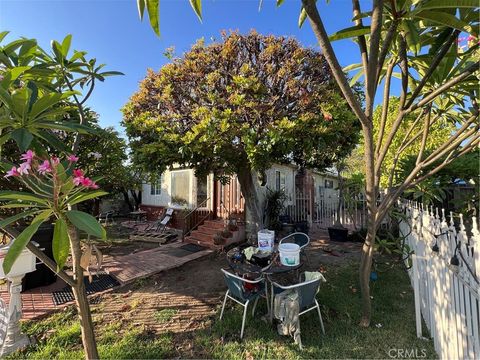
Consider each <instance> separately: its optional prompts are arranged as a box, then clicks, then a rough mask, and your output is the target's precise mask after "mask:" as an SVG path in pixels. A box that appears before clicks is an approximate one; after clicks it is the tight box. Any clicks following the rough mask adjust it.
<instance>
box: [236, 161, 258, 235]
mask: <svg viewBox="0 0 480 360" xmlns="http://www.w3.org/2000/svg"><path fill="white" fill-rule="evenodd" d="M237 178H238V182H239V183H240V189H241V191H242V195H243V197H244V199H245V207H246V210H248V212H249V215H250V224H249V225H250V226H249V232H250V233H254V234H256V233H257V231H258V230H261V229H263V217H262V210H261V209H262V206H261V204H260V198H259V197H258V192H257V187H256V186H255V182H254V180H253V174H252V170H251V169H250V166H249V165H247V164H245V165H244V166H242V167H240V168H239V169H238V171H237Z"/></svg>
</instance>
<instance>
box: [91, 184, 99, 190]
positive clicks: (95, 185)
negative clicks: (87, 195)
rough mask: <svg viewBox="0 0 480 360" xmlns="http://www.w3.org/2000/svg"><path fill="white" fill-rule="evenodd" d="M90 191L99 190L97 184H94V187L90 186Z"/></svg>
mask: <svg viewBox="0 0 480 360" xmlns="http://www.w3.org/2000/svg"><path fill="white" fill-rule="evenodd" d="M90 189H94V190H96V189H98V185H97V183H96V182H93V183H92V185H90Z"/></svg>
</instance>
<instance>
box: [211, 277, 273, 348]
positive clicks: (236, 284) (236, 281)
mask: <svg viewBox="0 0 480 360" xmlns="http://www.w3.org/2000/svg"><path fill="white" fill-rule="evenodd" d="M221 270H222V272H223V275H224V276H225V282H226V284H227V287H228V290H227V292H226V294H225V298H224V299H223V305H222V311H221V313H220V320H222V317H223V311H224V310H225V304H226V303H227V299H231V300H233V301H235V302H236V303H237V304H240V305H242V306H243V317H242V330H241V331H240V339H242V338H243V330H244V329H245V320H246V317H247V308H248V305H249V304H250V302H252V301H253V309H252V316H253V315H254V314H255V308H256V307H257V303H258V299H259V298H260V297H261V296H264V297H265V299H266V300H267V308H268V309H269V305H268V295H267V294H266V289H267V287H266V283H265V278H263V277H261V278H258V279H256V280H248V279H244V278H241V277H240V276H237V275H235V274H232V273H230V272H228V271H226V270H224V269H221ZM247 284H249V285H250V286H255V285H257V286H258V288H257V291H255V292H253V291H249V290H248V289H246V286H245V285H247Z"/></svg>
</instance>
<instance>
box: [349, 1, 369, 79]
mask: <svg viewBox="0 0 480 360" xmlns="http://www.w3.org/2000/svg"><path fill="white" fill-rule="evenodd" d="M352 5H353V17H356V16H359V15H360V14H361V10H360V2H359V0H352ZM355 25H357V26H363V21H362V19H361V18H358V19H357V20H355ZM358 47H359V48H360V56H361V57H362V64H363V73H364V74H365V83H367V71H368V52H367V42H366V40H365V35H360V36H358Z"/></svg>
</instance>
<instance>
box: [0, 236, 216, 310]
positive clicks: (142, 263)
mask: <svg viewBox="0 0 480 360" xmlns="http://www.w3.org/2000/svg"><path fill="white" fill-rule="evenodd" d="M183 245H185V244H183V243H182V242H174V243H170V244H165V245H161V246H160V247H158V248H154V249H149V250H144V251H140V252H138V253H134V254H128V255H121V256H120V255H119V256H108V255H106V256H105V258H104V263H103V270H104V271H106V272H107V273H109V274H110V275H112V276H113V277H114V278H116V279H117V280H118V281H119V282H120V284H121V285H124V284H127V283H129V282H132V281H135V280H137V279H139V278H144V277H148V276H150V275H153V274H156V273H159V272H162V271H165V270H169V269H173V268H176V267H179V266H181V265H183V264H185V263H187V262H189V261H192V260H195V259H198V258H201V257H203V256H207V255H208V254H210V253H212V252H213V250H209V249H206V250H201V251H198V252H195V253H192V252H189V251H186V250H183V249H180V247H181V246H183ZM65 286H66V284H65V283H64V282H63V280H60V279H58V280H57V282H55V283H54V284H51V285H48V286H42V287H39V288H36V289H32V290H28V291H25V292H23V293H22V302H23V309H22V310H23V316H22V319H33V318H37V317H42V316H45V315H46V314H48V313H49V312H51V311H53V310H57V309H60V308H63V307H65V306H67V305H70V304H71V303H72V302H69V303H65V304H62V305H58V306H57V305H55V303H54V302H53V296H52V293H53V292H54V291H57V290H60V289H62V288H64V287H65ZM107 291H109V290H107ZM98 294H99V293H97V294H95V295H98ZM95 295H92V296H95ZM0 297H2V299H4V300H5V302H6V303H7V305H8V301H9V299H10V295H9V293H8V290H7V285H6V284H3V285H1V286H0Z"/></svg>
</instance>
